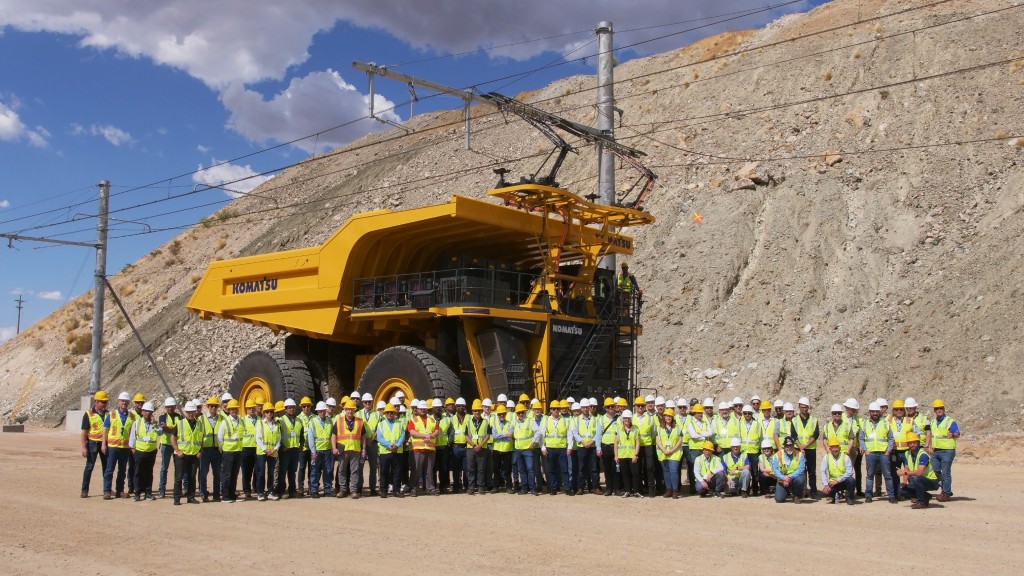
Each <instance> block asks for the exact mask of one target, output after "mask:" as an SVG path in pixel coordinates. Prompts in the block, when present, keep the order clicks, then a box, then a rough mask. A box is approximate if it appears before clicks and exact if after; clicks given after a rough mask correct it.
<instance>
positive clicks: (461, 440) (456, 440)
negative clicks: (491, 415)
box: [452, 414, 472, 446]
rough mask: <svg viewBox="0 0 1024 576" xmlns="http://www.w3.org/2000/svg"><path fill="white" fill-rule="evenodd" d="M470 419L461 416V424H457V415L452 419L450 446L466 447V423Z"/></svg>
mask: <svg viewBox="0 0 1024 576" xmlns="http://www.w3.org/2000/svg"><path fill="white" fill-rule="evenodd" d="M471 419H472V418H470V417H469V416H463V419H462V422H459V415H458V414H456V415H455V416H453V417H452V444H455V445H456V446H465V445H466V423H467V422H469V421H470V420H471Z"/></svg>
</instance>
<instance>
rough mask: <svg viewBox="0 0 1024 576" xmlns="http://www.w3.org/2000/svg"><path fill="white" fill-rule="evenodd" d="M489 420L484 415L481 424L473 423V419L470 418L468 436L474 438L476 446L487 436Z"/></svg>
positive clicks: (467, 427) (467, 428)
mask: <svg viewBox="0 0 1024 576" xmlns="http://www.w3.org/2000/svg"><path fill="white" fill-rule="evenodd" d="M487 429H488V428H487V420H486V419H485V418H483V417H481V418H480V424H479V425H476V424H474V423H473V419H472V418H470V419H469V423H468V424H466V436H468V437H469V438H470V439H471V440H473V445H474V446H476V445H477V444H479V443H480V440H483V438H484V436H487Z"/></svg>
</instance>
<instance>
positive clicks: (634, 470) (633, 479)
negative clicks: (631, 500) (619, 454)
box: [619, 458, 640, 494]
mask: <svg viewBox="0 0 1024 576" xmlns="http://www.w3.org/2000/svg"><path fill="white" fill-rule="evenodd" d="M637 460H639V458H638V459H637ZM619 481H620V482H621V483H622V490H623V492H625V493H626V494H633V493H634V492H639V491H640V462H633V459H632V458H619Z"/></svg>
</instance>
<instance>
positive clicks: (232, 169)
mask: <svg viewBox="0 0 1024 576" xmlns="http://www.w3.org/2000/svg"><path fill="white" fill-rule="evenodd" d="M211 164H213V165H212V166H210V167H209V168H206V169H204V168H203V167H202V165H200V166H199V167H198V168H199V171H198V172H196V173H195V174H193V175H192V181H193V182H196V183H197V184H205V185H207V186H212V187H220V186H224V187H225V188H227V190H224V193H225V194H227V195H228V196H230V197H232V198H238V197H239V196H241V195H242V194H239V193H238V192H250V191H252V189H253V188H256V187H257V186H259V185H260V184H263V183H264V182H266V181H267V180H270V179H271V178H273V176H265V175H263V176H258V175H257V173H256V172H255V171H253V169H252V167H251V166H250V165H248V164H246V165H245V166H239V165H237V164H230V163H228V164H221V163H220V161H219V160H217V159H213V161H212V162H211ZM233 191H234V192H233Z"/></svg>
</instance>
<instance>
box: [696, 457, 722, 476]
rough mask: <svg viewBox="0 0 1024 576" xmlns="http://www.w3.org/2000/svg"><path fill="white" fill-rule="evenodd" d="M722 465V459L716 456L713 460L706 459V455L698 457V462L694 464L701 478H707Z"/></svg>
mask: <svg viewBox="0 0 1024 576" xmlns="http://www.w3.org/2000/svg"><path fill="white" fill-rule="evenodd" d="M721 463H722V459H721V458H719V457H718V456H715V455H714V454H712V455H711V458H705V457H704V455H703V454H701V455H700V456H697V460H696V461H695V462H694V464H696V466H695V467H696V468H697V471H698V472H699V474H698V477H700V478H706V477H707V475H708V474H711V471H712V470H714V469H715V468H718V465H719V464H721Z"/></svg>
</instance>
